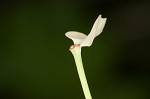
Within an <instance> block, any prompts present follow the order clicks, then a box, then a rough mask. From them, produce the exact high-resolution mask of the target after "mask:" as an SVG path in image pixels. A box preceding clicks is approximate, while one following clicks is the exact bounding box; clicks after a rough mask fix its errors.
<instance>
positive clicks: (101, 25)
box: [81, 15, 106, 46]
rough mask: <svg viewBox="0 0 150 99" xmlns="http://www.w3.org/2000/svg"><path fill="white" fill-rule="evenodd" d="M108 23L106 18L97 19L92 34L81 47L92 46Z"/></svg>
mask: <svg viewBox="0 0 150 99" xmlns="http://www.w3.org/2000/svg"><path fill="white" fill-rule="evenodd" d="M105 23H106V18H102V17H101V15H99V17H98V18H97V19H96V21H95V23H94V25H93V27H92V29H91V32H90V34H89V35H88V36H87V38H86V39H85V40H84V41H83V42H82V43H81V46H91V45H92V43H93V40H94V38H95V37H96V36H98V35H99V34H100V33H101V32H102V31H103V28H104V26H105Z"/></svg>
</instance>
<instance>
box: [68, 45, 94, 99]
mask: <svg viewBox="0 0 150 99" xmlns="http://www.w3.org/2000/svg"><path fill="white" fill-rule="evenodd" d="M70 51H71V52H72V54H73V56H74V59H75V63H76V67H77V71H78V74H79V78H80V82H81V85H82V89H83V92H84V95H85V99H92V96H91V93H90V90H89V86H88V83H87V79H86V76H85V72H84V68H83V63H82V57H81V47H80V46H74V47H73V48H70Z"/></svg>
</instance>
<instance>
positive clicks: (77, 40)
mask: <svg viewBox="0 0 150 99" xmlns="http://www.w3.org/2000/svg"><path fill="white" fill-rule="evenodd" d="M65 35H66V36H67V37H68V38H70V39H72V40H73V42H74V44H81V43H82V42H83V41H84V40H85V38H86V37H87V35H85V34H83V33H80V32H76V31H69V32H67V33H65Z"/></svg>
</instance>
